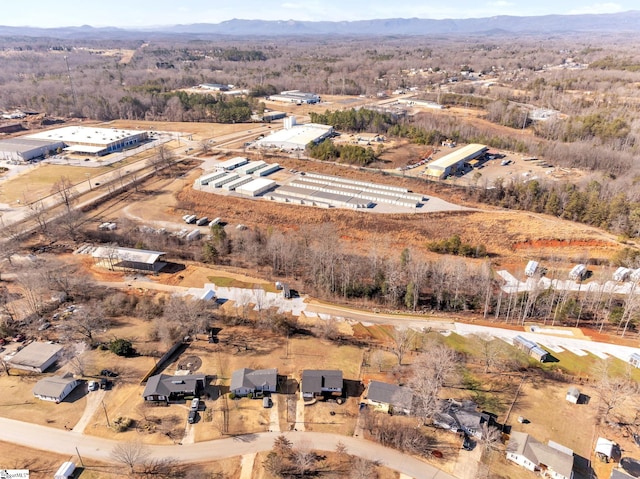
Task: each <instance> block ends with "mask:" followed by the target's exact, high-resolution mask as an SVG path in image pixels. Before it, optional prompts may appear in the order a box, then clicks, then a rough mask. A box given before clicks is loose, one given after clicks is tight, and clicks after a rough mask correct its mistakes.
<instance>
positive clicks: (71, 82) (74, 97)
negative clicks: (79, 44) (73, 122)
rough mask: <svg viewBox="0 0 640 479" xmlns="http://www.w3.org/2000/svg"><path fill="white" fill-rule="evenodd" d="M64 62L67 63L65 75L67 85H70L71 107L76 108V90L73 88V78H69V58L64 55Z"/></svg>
mask: <svg viewBox="0 0 640 479" xmlns="http://www.w3.org/2000/svg"><path fill="white" fill-rule="evenodd" d="M64 62H65V64H66V65H67V75H68V76H69V86H71V96H72V97H73V108H75V109H76V110H77V109H78V102H77V101H76V90H75V88H73V80H72V79H71V68H69V59H68V57H67V56H66V55H65V56H64Z"/></svg>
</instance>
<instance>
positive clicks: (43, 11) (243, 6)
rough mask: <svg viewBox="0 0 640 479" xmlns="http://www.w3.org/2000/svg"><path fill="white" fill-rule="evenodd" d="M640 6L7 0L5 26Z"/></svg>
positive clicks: (631, 3)
mask: <svg viewBox="0 0 640 479" xmlns="http://www.w3.org/2000/svg"><path fill="white" fill-rule="evenodd" d="M639 8H640V4H638V2H637V0H614V1H611V2H607V1H604V2H602V1H597V0H595V1H589V0H586V1H585V0H534V1H532V0H393V1H389V0H339V1H338V0H235V1H234V0H21V1H18V0H12V1H11V0H3V1H2V9H0V12H1V13H0V25H16V26H22V25H27V26H34V27H36V26H38V27H55V26H78V25H93V26H107V25H108V26H117V27H127V26H155V25H174V24H179V23H219V22H222V21H225V20H230V19H232V18H241V19H261V20H290V19H294V20H332V21H338V20H368V19H374V18H412V17H417V18H436V19H438V18H478V17H491V16H494V15H525V16H529V15H546V14H575V13H616V12H624V11H628V10H635V9H639Z"/></svg>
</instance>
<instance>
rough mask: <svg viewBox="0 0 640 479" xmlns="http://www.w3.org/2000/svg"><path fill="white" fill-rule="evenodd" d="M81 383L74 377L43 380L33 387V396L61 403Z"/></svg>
mask: <svg viewBox="0 0 640 479" xmlns="http://www.w3.org/2000/svg"><path fill="white" fill-rule="evenodd" d="M78 384H80V381H79V380H78V379H75V378H74V377H73V376H72V375H70V374H66V375H64V376H51V377H48V378H42V379H41V380H40V381H38V382H37V383H36V384H35V386H33V395H34V396H35V397H37V398H38V399H42V400H43V401H51V402H55V403H56V404H57V403H60V402H62V401H63V400H64V398H66V397H67V396H68V395H69V394H70V393H71V391H73V390H74V389H75V388H76V387H77V386H78Z"/></svg>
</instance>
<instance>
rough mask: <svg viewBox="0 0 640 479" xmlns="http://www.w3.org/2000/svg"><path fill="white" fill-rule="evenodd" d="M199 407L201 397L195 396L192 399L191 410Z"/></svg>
mask: <svg viewBox="0 0 640 479" xmlns="http://www.w3.org/2000/svg"><path fill="white" fill-rule="evenodd" d="M198 409H200V399H199V398H193V399H192V400H191V410H192V411H197V410H198Z"/></svg>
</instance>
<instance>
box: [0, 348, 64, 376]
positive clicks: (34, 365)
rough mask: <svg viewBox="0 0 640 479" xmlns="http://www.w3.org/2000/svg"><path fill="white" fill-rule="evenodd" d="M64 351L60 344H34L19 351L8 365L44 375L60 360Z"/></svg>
mask: <svg viewBox="0 0 640 479" xmlns="http://www.w3.org/2000/svg"><path fill="white" fill-rule="evenodd" d="M62 350H63V348H62V346H60V345H59V344H53V343H39V342H33V343H31V344H29V345H27V346H25V347H24V348H22V349H21V350H20V351H18V352H17V353H16V355H15V356H13V357H12V358H11V359H10V360H9V361H8V363H9V366H10V367H12V368H16V369H23V370H25V371H31V372H35V373H43V372H45V371H46V370H47V369H48V368H49V367H50V366H51V365H52V364H53V363H55V362H56V361H57V360H58V358H59V357H60V356H61V355H62Z"/></svg>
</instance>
